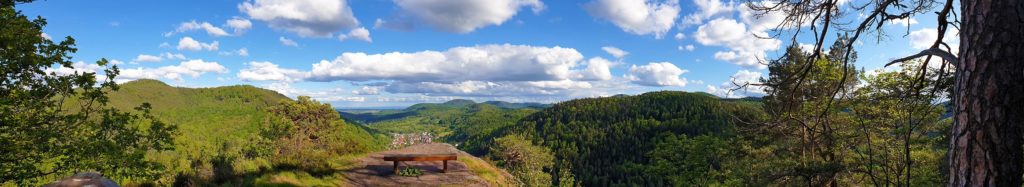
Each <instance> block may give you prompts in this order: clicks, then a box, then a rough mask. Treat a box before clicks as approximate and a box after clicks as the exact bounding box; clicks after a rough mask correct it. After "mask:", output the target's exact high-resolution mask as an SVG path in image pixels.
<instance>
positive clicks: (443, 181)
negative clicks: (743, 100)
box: [344, 143, 488, 186]
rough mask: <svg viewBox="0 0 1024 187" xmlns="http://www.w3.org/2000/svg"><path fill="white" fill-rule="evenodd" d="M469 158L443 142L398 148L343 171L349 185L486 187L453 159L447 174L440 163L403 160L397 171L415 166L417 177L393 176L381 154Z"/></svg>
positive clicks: (481, 180) (389, 162) (479, 179)
mask: <svg viewBox="0 0 1024 187" xmlns="http://www.w3.org/2000/svg"><path fill="white" fill-rule="evenodd" d="M450 153H455V154H457V155H458V157H460V159H462V157H466V158H471V157H472V156H471V155H469V154H467V153H466V152H462V151H459V150H458V149H456V148H455V147H452V146H451V145H448V144H444V143H431V144H420V145H413V146H409V147H406V148H402V149H396V150H389V151H382V152H376V153H373V154H370V155H367V156H366V157H363V158H360V162H361V163H360V165H361V166H362V167H358V168H356V169H352V170H348V171H344V174H345V178H347V179H348V180H349V183H350V184H351V185H353V186H488V184H487V182H486V181H484V180H483V179H481V178H480V177H479V176H476V174H474V173H473V172H472V171H471V170H470V169H469V167H467V166H466V165H465V164H463V163H462V162H460V161H457V160H449V161H448V172H447V173H441V169H442V167H443V164H442V162H441V161H405V162H402V163H401V164H399V169H403V168H406V167H416V168H419V169H420V170H421V171H423V175H420V176H419V177H405V176H399V175H395V174H394V170H393V169H392V167H394V162H391V161H384V159H383V157H384V156H385V155H393V154H450Z"/></svg>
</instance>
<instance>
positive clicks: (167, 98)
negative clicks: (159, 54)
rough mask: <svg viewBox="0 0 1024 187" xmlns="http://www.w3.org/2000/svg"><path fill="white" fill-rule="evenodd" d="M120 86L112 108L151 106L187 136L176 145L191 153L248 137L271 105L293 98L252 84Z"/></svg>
mask: <svg viewBox="0 0 1024 187" xmlns="http://www.w3.org/2000/svg"><path fill="white" fill-rule="evenodd" d="M120 87H121V89H120V90H118V91H115V92H111V93H110V94H109V95H108V96H109V97H110V104H111V105H112V106H114V107H116V108H120V109H122V110H130V109H131V108H133V107H136V106H139V105H140V104H142V103H143V102H148V103H150V105H152V107H153V109H152V112H153V114H154V115H155V116H157V118H159V119H161V120H163V121H164V122H167V123H171V124H176V125H178V128H179V129H180V131H181V135H182V136H183V137H187V138H178V139H177V140H176V141H178V143H179V144H180V145H184V146H185V147H186V148H188V149H191V150H214V148H216V147H218V146H220V145H221V144H223V143H226V142H229V141H234V140H244V139H248V137H249V136H251V135H252V134H254V133H256V132H258V130H259V126H260V124H261V122H262V120H263V118H264V116H265V115H266V111H264V109H265V108H266V107H267V106H270V105H274V104H278V103H280V102H281V101H283V100H290V99H289V98H288V97H285V96H284V95H281V94H279V93H277V92H274V91H271V90H267V89H262V88H257V87H254V86H248V85H244V86H243V85H239V86H224V87H215V88H181V87H172V86H170V85H167V84H165V83H163V82H160V81H157V80H150V79H141V80H135V81H131V82H126V83H123V84H121V85H120ZM193 156H194V155H193Z"/></svg>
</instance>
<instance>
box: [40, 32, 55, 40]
mask: <svg viewBox="0 0 1024 187" xmlns="http://www.w3.org/2000/svg"><path fill="white" fill-rule="evenodd" d="M39 37H43V39H46V40H53V38H51V37H50V35H49V34H46V33H45V32H44V33H39Z"/></svg>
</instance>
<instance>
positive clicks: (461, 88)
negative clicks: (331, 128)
mask: <svg viewBox="0 0 1024 187" xmlns="http://www.w3.org/2000/svg"><path fill="white" fill-rule="evenodd" d="M592 87H593V85H591V84H590V83H588V82H579V81H572V80H559V81H522V82H513V81H500V82H492V81H460V82H451V83H443V82H416V83H408V82H394V83H391V84H389V85H388V86H387V87H385V90H386V91H388V92H390V93H419V94H427V95H447V96H543V95H549V96H550V95H564V94H568V93H569V92H573V91H577V90H580V89H589V88H592Z"/></svg>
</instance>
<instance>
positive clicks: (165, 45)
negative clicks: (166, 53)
mask: <svg viewBox="0 0 1024 187" xmlns="http://www.w3.org/2000/svg"><path fill="white" fill-rule="evenodd" d="M158 47H160V48H165V47H166V48H171V44H170V43H167V42H164V43H160V45H159V46H158Z"/></svg>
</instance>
